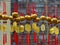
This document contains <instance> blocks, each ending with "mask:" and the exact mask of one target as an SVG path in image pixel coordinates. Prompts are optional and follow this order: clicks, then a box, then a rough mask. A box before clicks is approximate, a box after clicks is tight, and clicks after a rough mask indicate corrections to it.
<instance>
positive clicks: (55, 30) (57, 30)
mask: <svg viewBox="0 0 60 45" xmlns="http://www.w3.org/2000/svg"><path fill="white" fill-rule="evenodd" d="M54 32H55V34H56V35H58V34H59V29H58V28H57V27H56V26H54Z"/></svg>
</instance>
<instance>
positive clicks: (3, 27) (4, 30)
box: [1, 24, 7, 32]
mask: <svg viewBox="0 0 60 45" xmlns="http://www.w3.org/2000/svg"><path fill="white" fill-rule="evenodd" d="M6 27H7V26H6V25H5V24H3V25H2V27H1V29H2V31H3V32H6Z"/></svg>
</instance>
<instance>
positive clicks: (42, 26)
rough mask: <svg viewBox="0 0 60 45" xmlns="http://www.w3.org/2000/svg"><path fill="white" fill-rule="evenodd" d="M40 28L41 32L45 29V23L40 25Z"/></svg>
mask: <svg viewBox="0 0 60 45" xmlns="http://www.w3.org/2000/svg"><path fill="white" fill-rule="evenodd" d="M41 30H42V31H43V32H44V31H45V25H44V24H42V25H41Z"/></svg>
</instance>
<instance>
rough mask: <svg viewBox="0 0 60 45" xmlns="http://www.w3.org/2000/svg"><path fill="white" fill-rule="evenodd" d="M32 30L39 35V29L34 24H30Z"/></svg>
mask: <svg viewBox="0 0 60 45" xmlns="http://www.w3.org/2000/svg"><path fill="white" fill-rule="evenodd" d="M32 29H33V30H34V31H35V32H36V33H39V32H40V28H39V27H38V26H37V24H36V22H34V23H33V24H32Z"/></svg>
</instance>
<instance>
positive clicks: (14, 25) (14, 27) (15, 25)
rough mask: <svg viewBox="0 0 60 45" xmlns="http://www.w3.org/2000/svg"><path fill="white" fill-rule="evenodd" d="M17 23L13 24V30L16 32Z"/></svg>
mask: <svg viewBox="0 0 60 45" xmlns="http://www.w3.org/2000/svg"><path fill="white" fill-rule="evenodd" d="M17 27H18V26H17V22H13V29H14V30H15V31H16V32H17Z"/></svg>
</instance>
